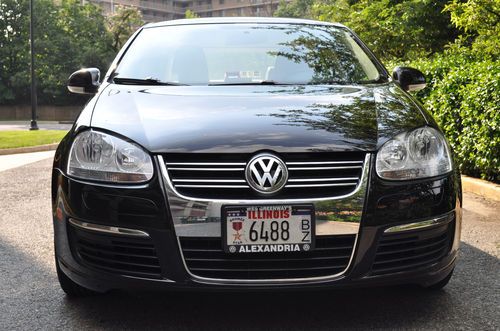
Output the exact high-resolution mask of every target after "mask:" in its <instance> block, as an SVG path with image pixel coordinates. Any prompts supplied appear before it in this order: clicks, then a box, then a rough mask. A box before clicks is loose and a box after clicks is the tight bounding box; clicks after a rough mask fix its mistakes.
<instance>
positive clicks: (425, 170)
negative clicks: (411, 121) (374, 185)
mask: <svg viewBox="0 0 500 331" xmlns="http://www.w3.org/2000/svg"><path fill="white" fill-rule="evenodd" d="M451 169H452V164H451V158H450V152H449V150H448V145H447V144H446V141H445V138H444V137H443V135H442V134H441V133H440V132H439V131H437V130H436V129H433V128H431V127H423V128H418V129H416V130H413V131H411V132H409V133H403V134H400V135H398V136H396V137H395V138H394V139H391V140H389V141H388V142H386V143H385V144H384V145H383V146H382V148H380V150H379V152H378V154H377V162H376V170H377V174H378V175H379V176H380V177H382V178H384V179H391V180H408V179H417V178H425V177H432V176H438V175H442V174H445V173H447V172H450V171H451Z"/></svg>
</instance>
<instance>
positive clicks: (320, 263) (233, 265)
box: [179, 235, 356, 280]
mask: <svg viewBox="0 0 500 331" xmlns="http://www.w3.org/2000/svg"><path fill="white" fill-rule="evenodd" d="M179 239H180V243H181V248H182V253H183V255H184V260H185V262H186V266H187V268H188V269H189V271H190V272H191V273H192V274H194V275H196V276H200V277H205V278H216V279H245V280H258V279H291V278H311V277H321V276H330V275H335V274H338V273H341V272H343V271H344V270H345V269H346V268H347V267H348V265H349V260H350V258H351V254H352V251H353V249H354V243H355V239H356V235H339V236H318V237H316V248H315V249H314V250H312V251H310V252H286V253H249V254H245V253H242V254H230V253H225V252H224V251H223V249H222V240H221V238H219V237H217V238H212V237H196V238H193V237H180V238H179Z"/></svg>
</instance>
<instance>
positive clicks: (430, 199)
mask: <svg viewBox="0 0 500 331" xmlns="http://www.w3.org/2000/svg"><path fill="white" fill-rule="evenodd" d="M424 86H425V78H424V77H423V75H422V74H421V73H420V72H419V71H418V70H415V69H411V68H405V67H398V68H396V69H395V70H394V73H393V75H392V77H391V76H390V75H389V74H388V72H387V71H386V69H385V68H384V67H383V65H382V64H381V63H380V62H379V61H378V60H377V59H376V58H375V56H374V55H373V54H372V53H371V52H370V50H369V49H368V48H367V47H366V46H365V45H364V44H363V43H362V42H361V41H360V40H359V38H358V37H357V36H356V35H355V34H354V33H353V32H352V31H351V30H349V29H348V28H346V27H345V26H342V25H340V24H331V23H324V22H316V21H308V20H295V19H277V18H265V19H264V18H231V19H192V20H179V21H170V22H164V23H156V24H148V25H146V26H144V27H143V28H141V29H139V30H138V31H137V32H136V33H135V34H134V35H133V36H132V37H131V38H130V40H129V41H128V42H127V44H126V45H125V46H124V47H123V49H122V50H121V51H120V52H119V54H118V55H117V57H116V59H115V60H114V62H113V63H112V65H111V67H110V69H109V70H108V72H107V73H106V75H105V77H104V79H103V80H102V83H100V78H99V70H97V69H93V68H90V69H82V70H80V71H77V72H75V73H74V74H73V75H72V76H71V77H70V79H69V83H68V88H69V90H70V91H72V92H75V93H85V94H94V97H93V98H92V99H91V100H90V101H89V102H88V104H87V105H86V106H85V108H84V109H83V111H82V112H81V114H80V115H79V117H78V119H77V121H76V122H75V125H74V126H73V128H72V129H71V131H70V132H69V133H68V135H67V136H66V137H65V138H64V139H63V140H62V142H61V144H60V145H59V147H58V149H57V152H56V155H55V160H54V168H53V175H52V207H53V217H54V234H55V251H56V265H57V273H58V276H59V281H60V283H61V286H62V288H63V289H64V291H66V293H67V294H68V295H85V294H91V293H95V292H106V291H108V290H112V289H124V288H142V289H173V288H175V289H216V290H228V289H229V290H230V289H233V290H234V289H251V290H257V289H277V288H279V289H294V288H316V287H332V288H333V287H344V286H371V285H390V284H401V283H408V284H419V285H421V286H423V287H427V288H433V289H436V288H442V287H443V286H445V285H446V284H447V283H448V281H449V280H450V277H451V275H452V272H453V268H454V266H455V262H456V258H457V251H458V245H459V241H460V227H461V201H462V197H461V186H460V177H459V173H458V171H457V169H456V168H455V166H454V165H453V161H452V157H451V151H450V147H449V146H448V144H447V142H446V140H445V138H444V137H443V134H442V132H441V131H440V129H439V127H438V126H437V124H436V122H435V121H434V120H433V119H432V117H431V116H430V115H429V113H428V112H426V111H425V110H424V109H422V107H421V106H420V105H419V104H418V103H417V102H416V101H415V100H414V99H413V98H412V97H411V96H410V95H409V94H408V93H407V91H411V90H417V89H421V88H423V87H424Z"/></svg>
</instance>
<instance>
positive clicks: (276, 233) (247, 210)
mask: <svg viewBox="0 0 500 331" xmlns="http://www.w3.org/2000/svg"><path fill="white" fill-rule="evenodd" d="M222 215H223V222H222V240H223V246H224V251H225V252H227V253H282V252H283V253H284V252H301V251H310V250H312V249H313V247H314V217H313V215H314V213H313V207H312V206H311V205H283V206H277V205H273V206H225V207H223V208H222Z"/></svg>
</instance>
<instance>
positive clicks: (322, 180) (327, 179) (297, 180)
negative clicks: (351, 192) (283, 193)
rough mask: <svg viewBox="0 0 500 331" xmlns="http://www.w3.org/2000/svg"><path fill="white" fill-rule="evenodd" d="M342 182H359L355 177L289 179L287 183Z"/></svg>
mask: <svg viewBox="0 0 500 331" xmlns="http://www.w3.org/2000/svg"><path fill="white" fill-rule="evenodd" d="M343 180H359V178H356V177H347V178H300V179H294V178H292V179H289V180H288V182H293V183H295V182H300V183H302V182H337V181H343Z"/></svg>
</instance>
